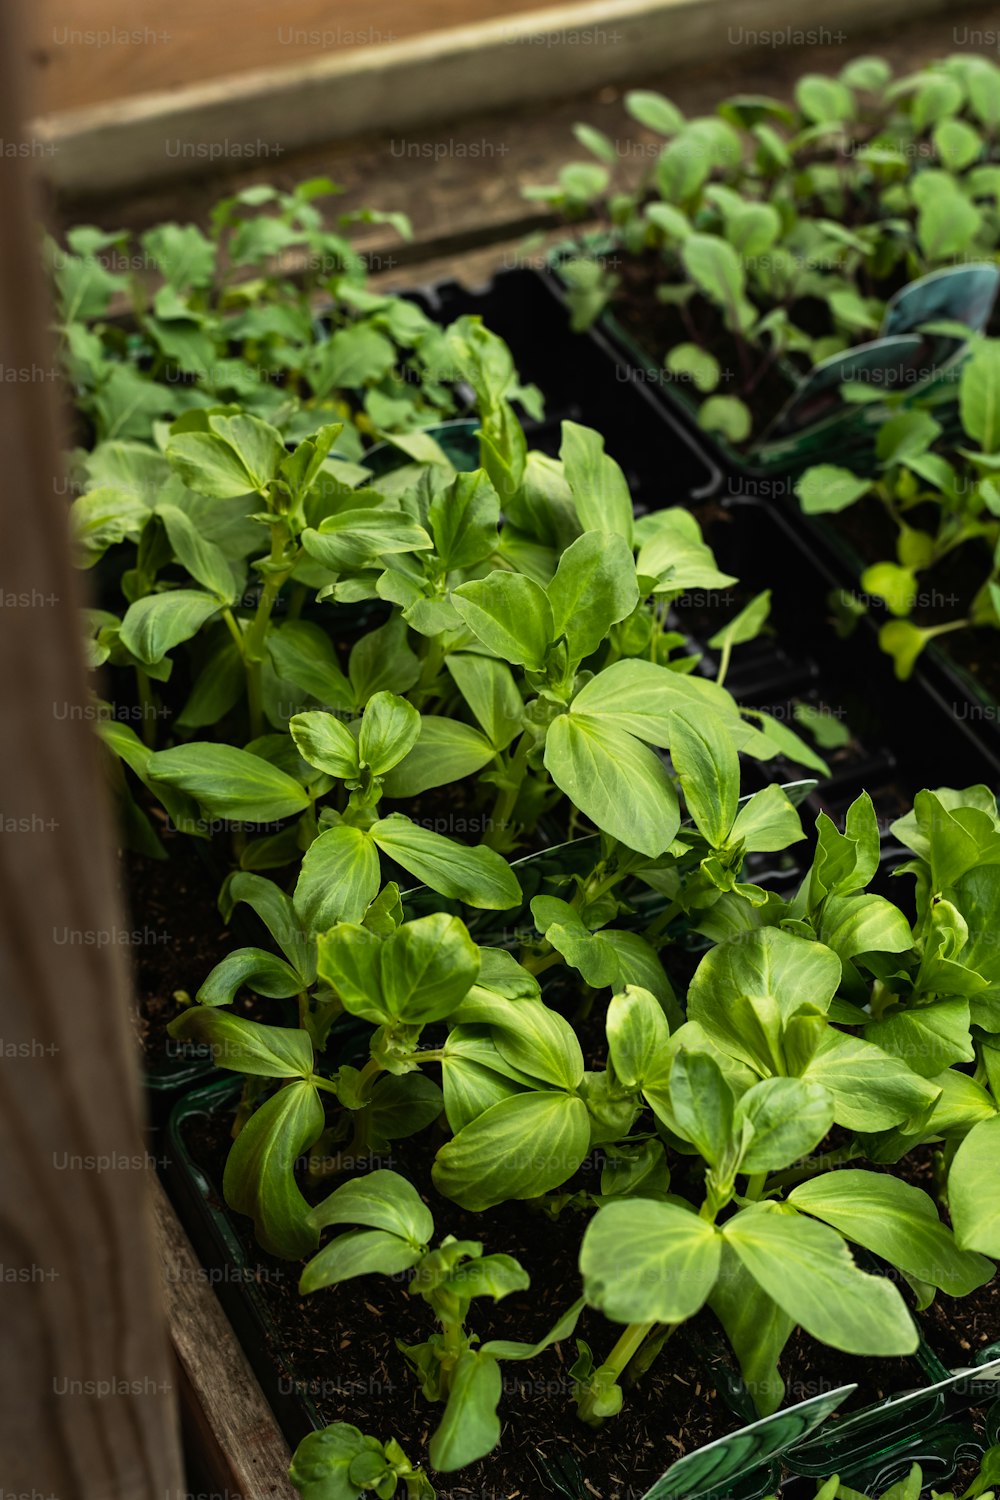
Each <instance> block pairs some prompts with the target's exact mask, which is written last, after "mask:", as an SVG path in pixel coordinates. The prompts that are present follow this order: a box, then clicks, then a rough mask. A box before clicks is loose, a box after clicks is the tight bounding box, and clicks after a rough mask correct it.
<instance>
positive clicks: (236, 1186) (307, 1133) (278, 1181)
mask: <svg viewBox="0 0 1000 1500" xmlns="http://www.w3.org/2000/svg"><path fill="white" fill-rule="evenodd" d="M215 1014H218V1012H216V1013H215ZM323 1125H324V1116H323V1106H322V1104H321V1103H320V1102H319V1094H318V1092H317V1090H316V1089H315V1088H314V1087H313V1085H312V1084H311V1083H306V1082H304V1081H303V1082H301V1083H289V1084H287V1085H286V1086H285V1087H284V1088H283V1089H280V1090H279V1091H278V1093H277V1094H275V1095H274V1096H273V1097H272V1098H270V1099H268V1100H267V1101H266V1103H264V1104H262V1105H261V1107H260V1108H259V1109H258V1110H257V1111H255V1113H254V1114H252V1115H251V1116H250V1119H249V1120H248V1121H247V1123H246V1124H245V1125H244V1127H243V1129H242V1130H241V1131H240V1133H239V1135H238V1136H237V1137H236V1140H235V1141H234V1142H233V1146H232V1150H231V1151H230V1153H229V1156H228V1158H227V1160H226V1169H225V1172H224V1174H223V1179H222V1189H223V1192H224V1194H225V1198H226V1202H227V1203H228V1204H229V1206H230V1208H232V1209H233V1210H234V1211H235V1212H236V1213H240V1214H247V1215H248V1216H249V1217H250V1218H252V1219H253V1221H254V1230H255V1233H256V1235H257V1241H258V1243H259V1244H260V1245H261V1247H262V1248H263V1249H264V1250H267V1251H268V1252H269V1253H270V1254H272V1255H279V1256H281V1257H282V1258H283V1259H285V1260H299V1259H301V1257H302V1256H304V1255H308V1254H309V1253H310V1251H312V1250H314V1249H315V1248H316V1240H317V1234H316V1231H315V1230H314V1229H312V1228H311V1227H310V1225H309V1223H308V1214H309V1204H308V1203H307V1202H306V1200H305V1199H304V1198H303V1196H302V1194H301V1193H300V1192H299V1189H298V1185H297V1184H296V1181H295V1170H294V1169H295V1163H296V1161H297V1160H298V1158H299V1157H300V1156H301V1154H302V1152H303V1151H305V1150H306V1149H307V1148H308V1147H309V1146H311V1145H312V1144H313V1143H314V1142H315V1141H316V1140H318V1139H319V1136H320V1134H321V1132H322V1130H323Z"/></svg>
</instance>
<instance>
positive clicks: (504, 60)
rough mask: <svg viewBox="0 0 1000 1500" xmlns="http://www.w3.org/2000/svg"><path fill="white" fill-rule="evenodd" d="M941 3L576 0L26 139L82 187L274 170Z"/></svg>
mask: <svg viewBox="0 0 1000 1500" xmlns="http://www.w3.org/2000/svg"><path fill="white" fill-rule="evenodd" d="M945 8H946V0H879V3H878V4H877V5H873V4H872V0H829V3H828V4H826V5H825V6H824V7H823V16H822V18H821V22H820V21H814V20H813V18H812V17H808V18H805V20H804V18H803V15H802V9H801V4H800V0H618V3H616V4H614V5H612V4H611V3H610V0H583V3H577V4H573V5H564V6H562V7H557V8H550V9H547V10H538V11H534V12H530V13H528V14H526V15H523V14H522V15H518V16H516V17H514V18H512V19H507V18H505V19H502V20H491V21H484V22H480V23H478V24H475V25H469V26H461V27H455V28H452V29H449V30H446V31H438V32H434V33H429V34H427V35H424V36H419V37H415V38H410V39H408V40H405V41H399V42H392V43H386V44H384V45H381V46H371V47H363V48H355V49H352V50H343V51H340V52H335V53H333V54H331V55H330V56H324V57H319V58H317V59H315V60H314V61H312V62H299V63H296V64H295V65H294V66H290V67H282V68H271V69H267V70H259V71H254V72H248V73H242V74H237V75H236V76H233V77H230V78H222V79H217V80H214V81H212V82H210V83H201V84H196V85H194V86H192V87H191V88H187V89H182V90H179V91H176V92H162V93H156V94H146V95H142V96H139V97H137V98H134V99H126V100H122V101H119V102H117V103H113V104H102V105H95V106H93V107H92V108H89V109H79V110H71V111H66V112H64V113H61V114H57V115H49V116H47V117H45V118H43V119H39V120H36V121H35V122H34V125H33V127H32V133H33V141H32V147H33V149H34V150H35V152H36V154H37V156H38V159H39V163H40V165H41V167H42V169H43V170H44V172H45V175H46V176H47V177H48V178H49V180H50V181H51V182H52V183H53V184H54V185H55V186H56V187H57V188H59V189H62V190H64V191H67V192H72V193H77V194H86V193H97V192H104V193H107V192H112V191H123V190H126V189H129V188H135V187H138V186H139V185H141V184H148V183H150V182H151V181H155V180H157V179H166V178H170V177H174V178H177V177H184V176H188V177H191V176H197V175H200V174H204V173H206V172H207V173H212V172H214V173H224V172H229V173H232V172H233V170H234V169H238V168H239V167H240V166H241V165H243V166H251V165H256V166H264V167H267V166H269V165H270V166H272V169H274V168H277V167H280V165H281V161H282V158H283V156H284V155H285V154H286V153H287V152H289V151H292V150H296V149H299V148H302V147H305V146H308V145H311V144H314V143H316V142H318V141H324V140H336V139H343V138H346V137H354V136H360V135H364V134H365V133H366V132H372V131H377V132H381V133H388V132H392V131H415V130H420V129H421V128H423V127H425V126H429V125H432V124H436V123H440V122H441V121H442V120H448V119H459V118H461V117H462V116H463V115H467V114H470V113H481V112H483V111H487V110H500V109H505V108H510V107H513V106H515V105H518V104H524V103H527V102H528V101H531V100H538V99H544V98H549V97H557V96H560V95H568V94H574V93H582V92H584V91H585V90H587V89H589V88H595V87H599V86H601V85H606V84H610V83H618V82H622V81H624V80H627V79H630V78H636V77H640V76H643V75H646V76H648V75H649V74H651V73H654V72H656V71H658V70H659V71H663V70H666V69H668V68H680V67H690V66H691V65H693V64H696V63H703V62H707V61H713V60H714V61H716V62H718V61H720V60H721V59H723V58H729V57H731V56H733V55H734V54H733V52H732V50H731V49H732V48H735V47H740V48H743V49H747V50H752V49H753V48H755V47H761V46H775V45H781V44H784V45H786V46H794V45H795V39H796V37H798V38H799V39H800V44H801V43H805V44H807V45H808V43H809V40H810V37H812V38H813V40H814V41H816V40H822V39H823V38H824V37H826V38H828V39H832V40H839V39H842V37H843V36H844V35H846V34H847V30H850V31H852V32H854V33H856V34H857V35H858V36H859V37H860V36H861V34H862V33H863V32H864V30H865V28H866V27H869V28H870V27H871V26H873V25H876V24H879V23H885V22H890V21H892V20H895V19H900V18H902V17H904V16H905V17H910V18H911V17H913V16H915V15H918V14H926V13H928V12H932V11H936V10H941V9H945ZM810 27H811V30H810ZM727 48H728V49H730V50H729V51H727ZM735 55H740V54H738V53H737V54H735ZM407 144H413V145H414V146H415V147H416V148H417V149H418V150H419V148H420V147H421V145H422V144H424V143H421V142H420V141H415V142H412V143H407ZM487 144H488V143H487ZM501 166H502V162H501Z"/></svg>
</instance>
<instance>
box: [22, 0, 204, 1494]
mask: <svg viewBox="0 0 1000 1500" xmlns="http://www.w3.org/2000/svg"><path fill="white" fill-rule="evenodd" d="M17 9H18V7H15V6H7V7H5V8H4V9H3V11H2V12H0V202H2V204H3V213H2V215H0V454H2V480H0V590H2V593H0V605H2V613H0V619H2V624H3V629H2V630H0V703H2V710H0V819H2V821H0V1160H2V1162H3V1168H2V1172H3V1191H2V1193H0V1305H2V1321H0V1326H2V1328H3V1348H4V1358H3V1360H2V1362H0V1476H2V1488H3V1491H4V1493H6V1494H22V1493H23V1494H27V1495H38V1496H51V1497H58V1500H175V1497H181V1496H183V1495H184V1486H183V1479H182V1470H181V1460H180V1450H179V1440H178V1436H177V1420H176V1401H175V1396H174V1391H173V1379H174V1376H173V1371H172V1365H171V1363H170V1361H169V1351H168V1343H167V1339H166V1335H165V1328H164V1319H163V1315H162V1311H161V1304H160V1297H159V1287H158V1285H157V1279H156V1273H155V1265H154V1259H153V1255H152V1247H151V1219H150V1207H149V1187H150V1182H149V1175H150V1174H149V1168H148V1165H147V1158H146V1145H145V1135H144V1131H143V1125H142V1116H141V1110H140V1104H139V1089H138V1082H137V1064H136V1058H135V1053H134V1048H133V1044H132V1042H131V1038H130V1025H129V1019H128V1004H129V999H128V989H129V983H128V958H127V951H126V947H127V945H126V942H125V941H124V937H125V935H124V932H123V929H124V926H125V923H124V919H123V915H122V912H121V909H120V906H119V902H118V900H117V898H116V893H115V874H114V851H113V843H112V836H111V823H110V815H109V808H108V799H107V797H106V795H105V788H104V786H103V784H102V782H103V776H102V771H101V767H100V764H99V761H98V755H97V746H96V743H95V737H94V734H93V726H92V724H91V723H90V722H88V721H87V718H86V717H85V708H84V705H85V704H86V693H87V687H86V676H85V672H84V667H83V662H82V657H81V651H80V646H79V626H78V621H77V601H78V587H77V578H76V577H75V575H74V572H73V569H72V567H71V562H70V557H69V549H68V544H67V536H66V499H65V495H64V494H62V493H60V492H59V491H60V490H61V486H60V485H59V483H58V478H57V476H58V474H59V472H60V460H59V455H60V453H61V451H62V450H63V449H64V448H65V447H66V435H65V433H64V432H62V431H61V430H60V427H59V423H58V420H57V401H58V398H57V389H58V387H57V383H56V379H55V374H54V360H53V352H52V348H51V345H50V340H49V337H48V336H47V333H46V323H47V321H48V320H49V317H50V311H49V309H48V306H47V302H46V298H45V295H44V292H43V288H42V285H41V281H40V274H39V217H40V215H39V205H38V203H37V201H36V196H35V192H34V181H35V168H36V165H37V164H36V162H35V161H34V160H33V151H32V143H31V142H30V141H22V138H21V134H20V122H21V121H22V120H23V119H25V118H26V117H27V111H26V110H25V109H23V108H21V107H20V101H19V98H18V95H19V88H18V86H17V85H18V79H17V77H16V71H17V64H16V59H17V58H18V57H20V56H21V49H20V47H19V45H18V41H19V39H18V38H17V37H15V36H14V35H13V34H12V33H13V31H14V27H15V22H16V20H17V16H16V11H17Z"/></svg>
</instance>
